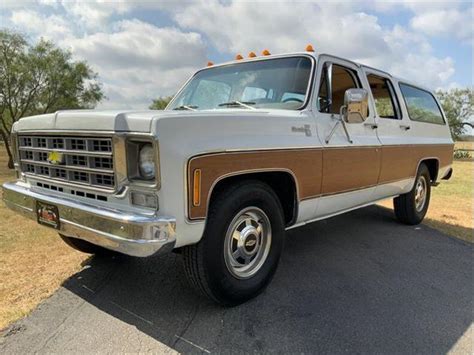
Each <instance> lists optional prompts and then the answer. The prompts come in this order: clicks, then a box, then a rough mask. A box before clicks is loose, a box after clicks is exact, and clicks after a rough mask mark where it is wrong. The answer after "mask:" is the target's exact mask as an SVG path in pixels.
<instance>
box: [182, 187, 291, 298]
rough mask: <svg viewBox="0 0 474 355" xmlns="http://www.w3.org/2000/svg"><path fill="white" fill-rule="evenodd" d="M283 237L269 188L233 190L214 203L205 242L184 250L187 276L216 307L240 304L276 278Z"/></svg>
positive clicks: (279, 213)
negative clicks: (218, 305)
mask: <svg viewBox="0 0 474 355" xmlns="http://www.w3.org/2000/svg"><path fill="white" fill-rule="evenodd" d="M284 236H285V228H284V219H283V212H282V208H281V205H280V201H279V199H278V197H277V196H276V195H275V192H274V191H273V190H272V189H271V188H270V187H269V186H268V185H266V184H264V183H261V182H259V181H247V182H242V183H240V184H237V185H235V186H232V187H230V188H228V189H227V190H225V191H222V192H221V193H218V195H217V197H216V198H215V199H213V201H212V203H211V206H210V210H209V214H208V219H207V224H206V228H205V231H204V235H203V238H202V239H201V241H200V242H199V243H198V244H195V245H191V246H187V247H185V248H183V253H182V254H183V261H184V268H185V273H186V276H187V278H188V280H189V281H190V283H191V285H192V286H194V288H195V289H197V290H198V291H200V293H202V294H204V295H205V296H207V297H208V298H210V299H212V300H214V301H215V302H217V303H219V304H221V305H224V306H235V305H238V304H241V303H243V302H245V301H247V300H249V299H251V298H253V297H255V296H257V295H258V294H259V293H260V292H262V291H263V290H264V289H265V287H266V286H267V285H268V283H269V282H270V281H271V279H272V278H273V275H274V274H275V271H276V269H277V265H278V262H279V259H280V255H281V253H282V250H283V244H284Z"/></svg>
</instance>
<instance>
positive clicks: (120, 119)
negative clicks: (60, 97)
mask: <svg viewBox="0 0 474 355" xmlns="http://www.w3.org/2000/svg"><path fill="white" fill-rule="evenodd" d="M302 113H303V112H302V111H288V110H275V109H273V110H266V109H256V110H248V109H241V108H232V109H231V108H229V109H219V110H202V111H159V110H146V111H102V110H71V111H58V112H56V113H49V114H44V115H38V116H29V117H23V118H21V119H20V120H19V121H18V122H16V123H15V125H14V126H13V129H14V130H15V131H16V132H19V131H38V130H57V131H109V132H110V131H113V132H144V133H149V132H151V130H152V127H153V121H158V120H160V119H163V118H178V117H179V118H182V119H190V118H193V119H194V118H200V117H211V116H220V117H229V116H230V117H234V116H235V115H239V117H245V116H251V117H256V116H268V115H277V116H278V115H284V116H288V115H295V116H298V115H301V114H302Z"/></svg>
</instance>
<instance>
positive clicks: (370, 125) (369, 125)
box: [364, 122, 379, 129]
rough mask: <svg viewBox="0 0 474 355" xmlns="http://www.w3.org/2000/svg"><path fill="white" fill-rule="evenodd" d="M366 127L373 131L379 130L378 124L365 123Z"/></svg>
mask: <svg viewBox="0 0 474 355" xmlns="http://www.w3.org/2000/svg"><path fill="white" fill-rule="evenodd" d="M364 126H367V127H370V128H372V129H377V128H379V126H378V125H377V124H376V123H369V122H366V123H364Z"/></svg>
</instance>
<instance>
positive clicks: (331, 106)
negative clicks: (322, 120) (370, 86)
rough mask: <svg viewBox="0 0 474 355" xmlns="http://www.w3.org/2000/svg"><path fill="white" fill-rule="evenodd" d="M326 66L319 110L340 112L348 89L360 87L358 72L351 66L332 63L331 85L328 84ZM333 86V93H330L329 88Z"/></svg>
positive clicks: (320, 88)
mask: <svg viewBox="0 0 474 355" xmlns="http://www.w3.org/2000/svg"><path fill="white" fill-rule="evenodd" d="M329 68H330V67H329V66H327V67H325V69H324V71H323V75H322V76H321V83H320V87H319V98H318V99H319V100H318V101H319V111H320V112H325V113H339V111H340V109H341V106H343V105H344V94H345V92H346V90H347V89H353V88H360V87H361V85H360V84H359V80H358V78H357V73H356V72H355V71H353V70H351V69H349V68H345V67H343V66H340V65H335V64H333V65H332V73H331V79H332V80H331V86H329V85H328V75H327V71H328V70H329ZM329 87H331V94H330V95H328V94H327V92H328V88H329Z"/></svg>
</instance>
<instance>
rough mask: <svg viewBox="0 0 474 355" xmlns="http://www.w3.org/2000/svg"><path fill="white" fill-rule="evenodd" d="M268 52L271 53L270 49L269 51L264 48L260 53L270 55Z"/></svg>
mask: <svg viewBox="0 0 474 355" xmlns="http://www.w3.org/2000/svg"><path fill="white" fill-rule="evenodd" d="M270 54H271V53H270V51H269V50H268V49H264V50H263V51H262V55H270Z"/></svg>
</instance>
